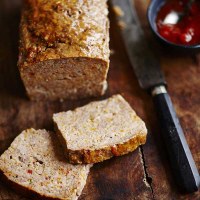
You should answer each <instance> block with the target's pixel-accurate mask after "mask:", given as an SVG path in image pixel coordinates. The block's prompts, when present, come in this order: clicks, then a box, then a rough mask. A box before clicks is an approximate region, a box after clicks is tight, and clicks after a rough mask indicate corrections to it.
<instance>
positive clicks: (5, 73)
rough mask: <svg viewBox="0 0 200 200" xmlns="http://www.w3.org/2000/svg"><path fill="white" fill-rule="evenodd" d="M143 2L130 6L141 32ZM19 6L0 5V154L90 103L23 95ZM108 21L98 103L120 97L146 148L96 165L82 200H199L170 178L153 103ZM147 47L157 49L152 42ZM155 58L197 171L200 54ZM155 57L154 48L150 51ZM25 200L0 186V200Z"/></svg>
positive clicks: (164, 53)
mask: <svg viewBox="0 0 200 200" xmlns="http://www.w3.org/2000/svg"><path fill="white" fill-rule="evenodd" d="M148 3H149V1H148V0H135V4H136V7H137V10H138V14H139V16H140V19H141V21H142V24H143V27H144V29H145V31H146V33H147V35H148V36H149V38H150V39H151V41H153V38H152V36H151V35H150V34H149V27H148V24H147V20H146V9H147V6H148ZM20 7H21V3H20V0H10V1H6V0H1V1H0V30H1V31H0V153H2V152H3V151H4V150H5V149H6V148H7V147H8V146H9V145H10V143H11V142H12V140H13V139H14V138H15V137H16V136H17V135H18V134H19V133H20V132H21V131H22V130H24V129H26V128H29V127H33V128H36V129H38V128H46V129H49V130H52V129H53V124H52V120H51V117H52V114H53V113H54V112H59V111H63V110H68V109H72V108H75V107H77V106H80V105H84V104H86V103H87V102H89V101H91V100H94V99H85V100H81V101H73V102H72V101H64V102H62V103H61V102H37V103H36V102H31V101H29V100H28V99H27V97H26V95H25V90H24V88H23V85H22V82H21V80H20V78H19V72H18V69H17V65H16V63H17V55H18V50H17V49H18V25H19V13H20ZM110 18H111V49H112V50H113V55H111V67H110V71H109V76H108V82H109V89H108V92H107V94H106V95H105V96H104V97H103V98H105V97H108V96H111V95H112V94H116V93H121V94H122V95H123V96H124V97H125V98H126V99H127V101H128V102H129V103H130V104H131V106H132V107H133V108H134V109H135V110H136V111H137V113H138V114H139V116H141V117H142V118H143V120H144V121H145V122H146V124H147V127H148V130H149V134H148V140H147V143H146V145H144V146H142V147H140V148H138V149H137V150H136V151H135V152H133V153H130V154H128V155H126V156H123V157H119V158H113V159H111V160H109V161H106V162H104V163H100V164H96V165H95V166H94V167H93V168H92V170H91V173H90V175H89V178H88V181H87V185H86V186H85V188H84V191H83V194H82V196H81V197H80V199H81V200H133V199H138V200H140V199H141V200H143V199H144V200H145V199H159V200H171V199H188V200H191V199H195V200H197V199H200V192H197V193H195V194H191V195H186V194H184V195H183V194H180V193H179V192H178V191H177V189H176V186H175V184H174V180H173V176H172V174H171V172H170V168H169V165H168V159H167V156H166V153H165V150H164V145H163V142H162V140H161V137H160V129H159V124H158V122H157V118H156V114H155V110H154V106H153V104H152V99H151V98H150V97H149V96H148V95H147V94H146V93H145V92H144V91H142V90H141V89H140V88H139V86H138V83H137V80H136V78H135V75H134V73H133V71H132V69H131V65H130V63H129V61H128V58H127V55H126V53H125V49H124V46H123V42H122V40H121V37H120V34H119V29H118V27H117V24H116V22H115V19H114V16H113V13H112V12H111V13H110ZM152 45H156V42H155V41H154V42H153V44H152ZM156 47H157V54H158V58H160V60H161V65H162V68H163V71H164V73H165V75H166V79H167V82H168V84H169V93H170V95H171V97H172V101H173V103H174V105H175V108H176V110H177V113H178V115H179V117H180V121H181V124H182V126H183V129H184V131H185V135H186V138H187V141H188V143H189V146H190V148H191V151H192V153H193V156H194V159H195V161H196V164H197V166H198V168H199V169H200V150H199V148H198V145H199V144H200V89H199V88H200V54H199V55H198V54H197V55H193V56H181V55H178V54H175V53H170V52H169V51H166V50H165V49H163V48H162V47H159V46H157V45H156ZM152 49H154V50H155V51H156V48H155V47H152ZM21 199H24V200H25V199H26V198H25V197H22V196H21V195H20V194H17V193H15V192H14V191H12V190H10V189H9V187H7V186H6V185H5V183H3V182H0V200H21Z"/></svg>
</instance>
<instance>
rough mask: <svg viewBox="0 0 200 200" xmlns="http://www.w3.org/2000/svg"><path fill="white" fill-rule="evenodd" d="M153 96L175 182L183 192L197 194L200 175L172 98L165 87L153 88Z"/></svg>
mask: <svg viewBox="0 0 200 200" xmlns="http://www.w3.org/2000/svg"><path fill="white" fill-rule="evenodd" d="M152 96H153V99H154V103H155V106H156V109H157V113H158V117H159V120H160V124H161V132H162V136H163V139H164V142H165V145H166V148H167V151H168V155H169V160H170V164H171V168H172V170H173V173H174V177H175V181H176V182H177V184H178V186H179V187H180V189H181V190H183V191H185V192H188V193H190V192H195V191H197V190H198V188H199V185H200V177H199V173H198V170H197V167H196V165H195V162H194V159H193V157H192V154H191V152H190V149H189V147H188V144H187V142H186V139H185V136H184V133H183V130H182V128H181V125H180V122H179V119H178V117H177V115H176V112H175V110H174V107H173V104H172V101H171V99H170V96H169V94H168V93H167V90H166V88H165V86H163V85H162V86H157V87H155V88H153V90H152Z"/></svg>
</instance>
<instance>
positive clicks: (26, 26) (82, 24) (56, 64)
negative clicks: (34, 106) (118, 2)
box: [18, 0, 110, 100]
mask: <svg viewBox="0 0 200 200" xmlns="http://www.w3.org/2000/svg"><path fill="white" fill-rule="evenodd" d="M107 15H108V8H107V1H106V0H85V1H65V0H61V1H60V0H59V1H58V0H49V1H46V0H34V1H32V0H25V1H24V7H23V10H22V18H21V25H20V48H19V61H18V65H19V70H20V74H21V78H22V80H23V82H24V85H25V87H26V91H27V93H28V95H29V97H30V98H31V99H33V100H41V99H48V100H57V99H77V98H83V97H88V96H99V95H102V94H104V92H105V90H106V88H107V82H106V77H107V72H108V68H109V53H110V51H109V21H108V17H107Z"/></svg>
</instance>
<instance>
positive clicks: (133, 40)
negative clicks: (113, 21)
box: [111, 0, 166, 89]
mask: <svg viewBox="0 0 200 200" xmlns="http://www.w3.org/2000/svg"><path fill="white" fill-rule="evenodd" d="M111 3H112V6H113V8H114V10H118V11H120V12H119V13H118V14H117V17H118V22H120V23H121V24H123V25H124V26H123V28H121V29H122V37H123V39H124V42H125V46H126V49H127V53H128V56H129V59H130V61H131V64H132V67H133V69H134V71H135V74H136V76H137V78H138V81H139V84H140V86H141V87H142V88H143V89H150V88H152V87H154V86H156V85H160V84H166V82H165V80H164V76H163V74H162V72H161V69H160V66H159V62H158V60H157V59H156V57H155V55H154V54H153V53H152V51H153V49H151V48H150V47H149V45H148V40H147V39H146V38H145V35H144V32H143V30H142V28H141V25H140V22H139V19H138V17H137V13H136V10H135V8H134V5H133V0H112V1H111ZM119 8H120V9H119Z"/></svg>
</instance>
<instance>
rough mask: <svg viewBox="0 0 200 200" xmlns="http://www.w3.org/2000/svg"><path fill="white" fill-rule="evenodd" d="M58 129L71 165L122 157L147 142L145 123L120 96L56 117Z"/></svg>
mask: <svg viewBox="0 0 200 200" xmlns="http://www.w3.org/2000/svg"><path fill="white" fill-rule="evenodd" d="M53 120H54V123H55V129H56V132H57V134H58V137H59V138H60V141H61V143H62V144H63V147H64V150H65V155H66V157H67V158H68V159H69V161H70V162H71V163H74V164H79V163H96V162H101V161H103V160H106V159H109V158H111V157H113V156H121V155H124V154H127V153H129V152H131V151H133V150H135V149H136V148H137V147H138V146H139V145H141V144H144V143H145V142H146V136H147V129H146V127H145V124H144V122H143V121H142V120H141V119H140V118H139V117H138V116H137V115H136V113H135V111H133V109H132V108H131V107H130V105H129V104H128V103H127V102H126V101H125V99H124V98H123V97H122V96H121V95H114V96H113V97H111V98H109V99H107V100H103V101H98V102H92V103H89V104H88V105H86V106H83V107H80V108H77V109H75V110H74V111H67V112H61V113H58V114H54V116H53Z"/></svg>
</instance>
